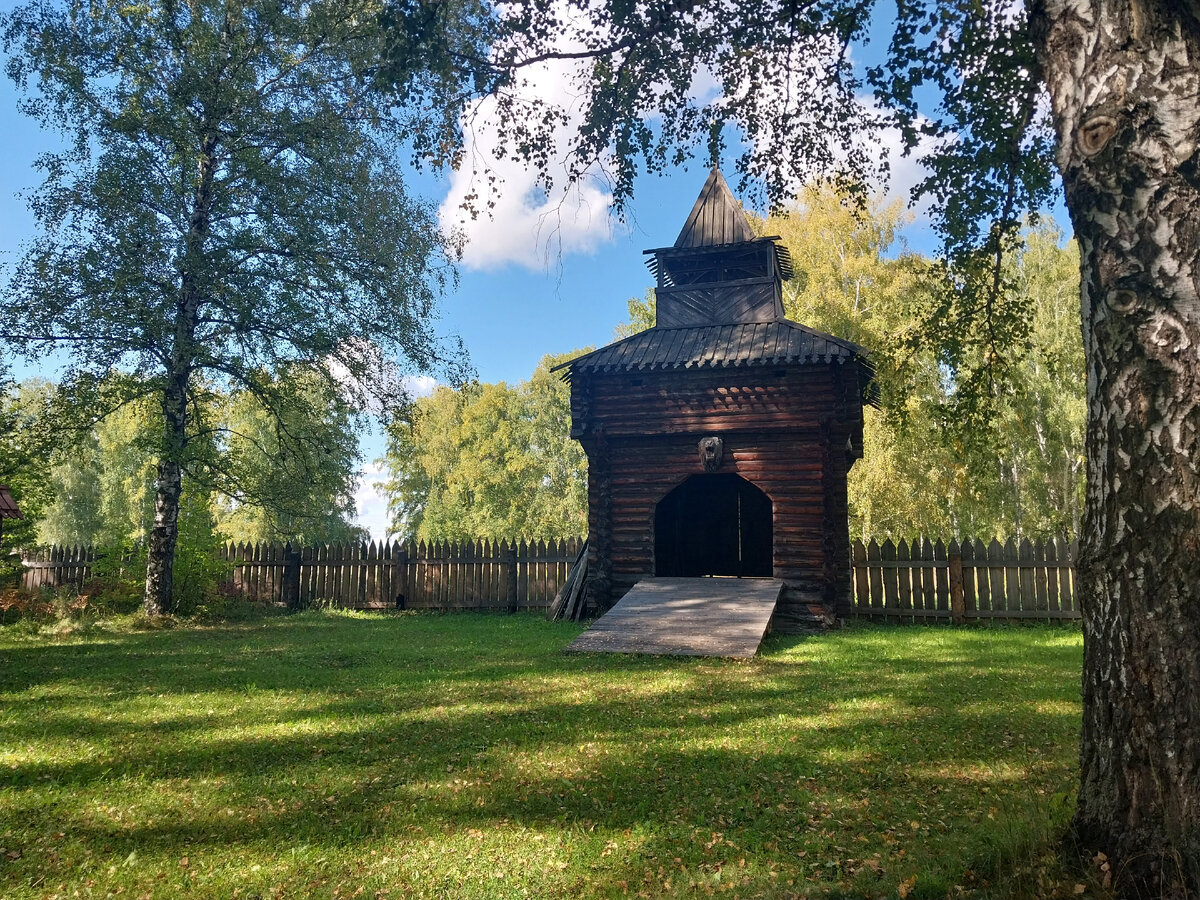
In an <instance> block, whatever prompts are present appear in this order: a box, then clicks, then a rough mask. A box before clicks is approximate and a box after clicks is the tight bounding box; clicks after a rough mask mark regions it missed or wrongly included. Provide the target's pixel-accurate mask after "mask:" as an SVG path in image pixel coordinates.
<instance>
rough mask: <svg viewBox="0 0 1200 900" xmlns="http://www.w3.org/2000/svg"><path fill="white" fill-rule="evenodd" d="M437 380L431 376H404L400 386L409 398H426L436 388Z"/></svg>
mask: <svg viewBox="0 0 1200 900" xmlns="http://www.w3.org/2000/svg"><path fill="white" fill-rule="evenodd" d="M439 383H440V382H438V380H437V379H436V378H434V377H433V376H432V375H404V376H401V378H400V384H401V385H402V386H403V388H404V391H405V393H407V394H408V395H409V396H410V397H428V396H429V395H430V394H432V393H433V392H434V391H436V390H437V388H438V384H439Z"/></svg>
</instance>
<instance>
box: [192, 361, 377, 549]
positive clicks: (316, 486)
mask: <svg viewBox="0 0 1200 900" xmlns="http://www.w3.org/2000/svg"><path fill="white" fill-rule="evenodd" d="M281 382H282V383H281ZM275 383H276V386H277V390H276V391H275V393H274V398H275V403H274V407H273V408H269V407H267V406H266V405H264V403H263V402H262V401H261V400H260V399H259V398H258V397H257V396H256V395H254V394H252V393H251V392H249V391H239V392H237V393H235V394H234V395H233V396H231V397H228V398H225V399H224V400H223V401H222V403H221V411H220V413H219V428H220V431H221V434H222V438H221V445H222V447H223V449H224V453H223V454H222V455H221V456H220V458H219V461H218V463H217V466H218V467H219V472H217V473H215V477H214V478H213V483H214V486H215V487H217V488H218V490H217V493H216V511H217V512H216V516H217V528H218V530H219V531H220V532H221V534H223V535H224V536H225V538H226V539H228V540H231V541H245V542H247V543H257V542H286V541H291V542H292V543H294V544H318V543H329V544H334V543H344V542H348V541H357V540H361V539H362V538H364V537H365V536H366V535H365V532H364V530H363V529H362V528H361V527H360V526H357V525H354V524H353V523H352V520H353V518H354V515H355V506H354V490H355V488H356V486H357V483H358V469H359V461H360V460H359V452H358V436H357V433H356V431H355V429H354V427H353V416H352V411H351V410H350V409H349V408H348V407H347V405H346V403H345V401H344V399H343V398H342V396H341V393H340V392H339V391H337V390H336V389H332V388H331V386H330V385H329V384H328V383H327V382H326V381H325V380H324V379H322V378H320V377H319V375H318V374H317V373H316V372H313V371H311V370H306V369H303V368H300V367H297V366H291V367H288V368H287V369H286V370H285V371H284V372H283V373H281V375H280V376H278V377H277V378H276V379H275ZM285 387H286V389H285Z"/></svg>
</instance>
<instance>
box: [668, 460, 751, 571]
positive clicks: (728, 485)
mask: <svg viewBox="0 0 1200 900" xmlns="http://www.w3.org/2000/svg"><path fill="white" fill-rule="evenodd" d="M771 556H772V528H771V498H770V497H768V496H767V495H766V494H764V493H763V492H762V491H760V490H759V489H758V488H756V487H755V486H754V485H752V484H751V483H750V482H748V481H747V480H746V479H744V478H742V477H741V476H739V475H732V474H717V475H693V476H692V477H691V478H689V479H688V480H687V481H685V482H684V483H683V484H681V485H679V487H677V488H675V489H674V490H673V491H671V492H670V493H669V494H667V496H665V497H663V498H662V500H660V501H659V503H658V506H657V507H656V508H655V510H654V574H655V575H658V576H674V577H686V578H691V577H696V576H700V575H738V576H743V577H767V578H769V577H770V576H771V574H772V559H771Z"/></svg>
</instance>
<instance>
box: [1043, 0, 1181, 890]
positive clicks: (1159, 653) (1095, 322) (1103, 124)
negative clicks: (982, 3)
mask: <svg viewBox="0 0 1200 900" xmlns="http://www.w3.org/2000/svg"><path fill="white" fill-rule="evenodd" d="M1030 15H1031V21H1032V24H1033V26H1034V33H1035V35H1036V36H1037V40H1038V44H1039V51H1040V53H1039V55H1040V59H1041V63H1042V66H1043V69H1044V72H1043V75H1044V77H1045V79H1046V83H1047V85H1048V87H1049V91H1050V96H1051V100H1052V107H1053V116H1054V125H1055V128H1056V131H1057V133H1058V138H1059V159H1058V162H1059V166H1060V168H1061V171H1062V175H1063V181H1064V185H1065V189H1066V199H1067V207H1068V209H1069V211H1070V213H1071V218H1072V221H1073V224H1074V227H1075V233H1076V237H1077V239H1078V241H1079V247H1080V252H1081V257H1082V259H1081V269H1082V280H1083V288H1082V314H1083V339H1084V348H1085V355H1086V359H1087V365H1088V371H1087V402H1088V433H1087V466H1088V473H1087V483H1088V489H1087V503H1086V509H1085V512H1084V520H1083V527H1082V533H1081V535H1080V559H1079V564H1078V573H1079V579H1080V588H1081V590H1080V596H1081V603H1082V609H1083V616H1084V648H1085V649H1084V675H1083V703H1084V721H1083V733H1082V741H1081V754H1080V760H1081V766H1082V781H1081V786H1080V794H1079V801H1078V807H1077V811H1076V817H1075V831H1076V834H1077V836H1078V837H1079V839H1080V840H1081V842H1082V845H1083V847H1084V848H1085V849H1088V850H1092V851H1097V852H1104V853H1106V854H1107V855H1108V856H1109V857H1110V859H1111V860H1112V862H1113V870H1114V872H1115V873H1116V877H1117V879H1118V890H1119V892H1121V893H1122V895H1129V896H1138V895H1146V896H1154V897H1164V898H1177V897H1178V898H1181V897H1184V896H1196V892H1197V891H1200V467H1198V462H1200V356H1198V352H1200V282H1198V276H1200V151H1198V147H1200V24H1198V22H1197V20H1196V18H1195V17H1194V16H1193V15H1192V14H1191V13H1190V12H1188V11H1187V9H1186V7H1185V6H1181V5H1178V4H1169V3H1165V2H1164V3H1161V4H1159V3H1146V2H1135V3H1132V4H1129V3H1117V2H1113V0H1095V2H1065V0H1049V2H1045V3H1041V4H1035V5H1034V6H1033V7H1031V10H1030Z"/></svg>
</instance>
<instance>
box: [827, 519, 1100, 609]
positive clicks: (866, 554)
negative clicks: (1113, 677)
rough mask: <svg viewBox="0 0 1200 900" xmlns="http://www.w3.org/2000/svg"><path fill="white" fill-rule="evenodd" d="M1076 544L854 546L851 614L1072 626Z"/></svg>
mask: <svg viewBox="0 0 1200 900" xmlns="http://www.w3.org/2000/svg"><path fill="white" fill-rule="evenodd" d="M1075 555H1076V548H1075V544H1073V543H1070V542H1068V541H1067V540H1065V539H1063V538H1055V539H1051V540H1045V541H1043V540H1038V541H1030V540H1028V539H1023V540H1021V541H1020V542H1017V541H1014V540H1013V539H1012V538H1009V540H1008V541H1007V542H1006V543H1004V544H1001V543H1000V542H999V541H998V540H995V539H993V540H992V541H991V542H990V543H988V544H984V543H983V542H982V541H978V540H976V541H972V540H963V541H962V542H961V543H960V542H959V541H956V540H955V541H951V542H950V543H949V544H948V545H947V544H945V543H943V542H942V541H940V540H939V541H937V542H936V543H932V544H931V543H930V542H929V540H928V539H917V540H913V541H911V542H908V541H903V540H901V541H900V542H899V543H893V542H892V541H890V540H887V541H884V542H883V544H882V545H880V544H878V543H877V542H875V541H871V542H870V543H869V544H863V543H862V542H861V541H855V542H854V544H853V547H852V559H853V566H854V596H853V600H852V601H851V607H852V614H853V615H857V616H868V617H880V618H887V619H906V620H910V621H911V620H922V619H948V620H952V621H955V622H964V621H967V620H970V619H1078V618H1079V605H1078V601H1077V598H1076V596H1075V569H1074V566H1075Z"/></svg>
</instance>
